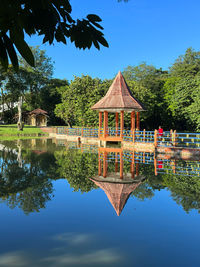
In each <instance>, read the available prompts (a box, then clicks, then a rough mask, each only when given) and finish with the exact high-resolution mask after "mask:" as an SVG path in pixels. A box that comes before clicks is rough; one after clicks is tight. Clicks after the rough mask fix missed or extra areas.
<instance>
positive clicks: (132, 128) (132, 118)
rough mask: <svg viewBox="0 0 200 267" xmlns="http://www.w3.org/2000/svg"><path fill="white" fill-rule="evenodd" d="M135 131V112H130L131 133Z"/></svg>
mask: <svg viewBox="0 0 200 267" xmlns="http://www.w3.org/2000/svg"><path fill="white" fill-rule="evenodd" d="M134 130H135V111H132V112H131V131H134Z"/></svg>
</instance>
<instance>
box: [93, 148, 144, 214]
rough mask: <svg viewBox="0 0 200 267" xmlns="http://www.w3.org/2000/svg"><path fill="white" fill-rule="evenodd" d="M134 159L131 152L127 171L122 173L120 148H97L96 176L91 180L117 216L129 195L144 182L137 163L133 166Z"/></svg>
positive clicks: (121, 152)
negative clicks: (105, 196)
mask: <svg viewBox="0 0 200 267" xmlns="http://www.w3.org/2000/svg"><path fill="white" fill-rule="evenodd" d="M134 158H135V157H134V152H133V155H132V161H131V163H130V166H129V171H127V172H124V163H123V150H122V149H121V148H102V147H99V150H98V176H95V177H93V178H91V180H92V181H93V182H94V183H95V184H96V185H97V186H99V187H100V188H101V189H102V190H103V191H104V192H105V194H106V195H107V197H108V199H109V201H110V203H111V204H112V206H113V208H114V209H115V211H116V213H117V215H118V216H119V215H120V214H121V212H122V210H123V208H124V206H125V204H126V202H127V200H128V198H129V196H130V194H131V193H132V192H133V191H134V190H135V189H136V188H137V187H138V186H139V185H140V184H141V183H142V182H143V181H144V180H145V177H144V176H140V175H139V163H136V164H135V162H134ZM113 163H114V170H112V167H113ZM109 167H111V168H109Z"/></svg>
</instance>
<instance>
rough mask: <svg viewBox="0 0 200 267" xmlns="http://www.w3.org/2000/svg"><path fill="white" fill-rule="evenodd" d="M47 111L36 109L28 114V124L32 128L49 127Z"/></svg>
mask: <svg viewBox="0 0 200 267" xmlns="http://www.w3.org/2000/svg"><path fill="white" fill-rule="evenodd" d="M47 114H48V113H47V111H45V110H42V109H40V108H37V109H34V110H33V111H31V112H29V113H28V118H27V123H28V124H29V125H32V126H43V127H44V126H47V120H48V115H47Z"/></svg>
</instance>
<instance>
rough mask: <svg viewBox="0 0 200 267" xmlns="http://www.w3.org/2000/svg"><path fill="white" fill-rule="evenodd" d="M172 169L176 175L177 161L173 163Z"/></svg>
mask: <svg viewBox="0 0 200 267" xmlns="http://www.w3.org/2000/svg"><path fill="white" fill-rule="evenodd" d="M172 164H173V165H172V169H173V173H174V174H175V173H176V161H175V160H173V161H172Z"/></svg>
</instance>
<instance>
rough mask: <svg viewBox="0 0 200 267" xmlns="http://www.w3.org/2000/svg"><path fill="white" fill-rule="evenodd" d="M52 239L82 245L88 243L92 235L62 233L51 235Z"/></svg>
mask: <svg viewBox="0 0 200 267" xmlns="http://www.w3.org/2000/svg"><path fill="white" fill-rule="evenodd" d="M53 239H54V240H57V241H62V242H67V243H69V244H70V245H83V244H86V243H90V242H91V241H92V240H93V236H92V235H90V234H77V233H62V234H59V235H56V236H54V237H53Z"/></svg>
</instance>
